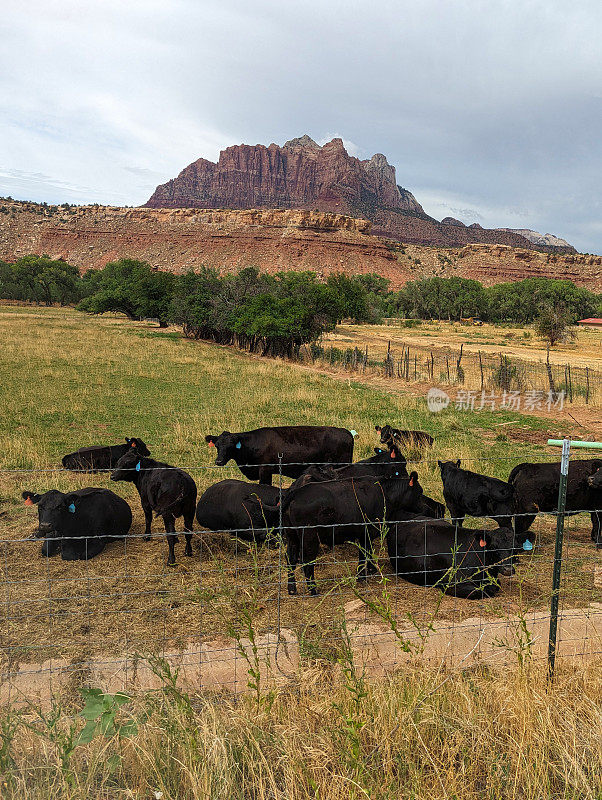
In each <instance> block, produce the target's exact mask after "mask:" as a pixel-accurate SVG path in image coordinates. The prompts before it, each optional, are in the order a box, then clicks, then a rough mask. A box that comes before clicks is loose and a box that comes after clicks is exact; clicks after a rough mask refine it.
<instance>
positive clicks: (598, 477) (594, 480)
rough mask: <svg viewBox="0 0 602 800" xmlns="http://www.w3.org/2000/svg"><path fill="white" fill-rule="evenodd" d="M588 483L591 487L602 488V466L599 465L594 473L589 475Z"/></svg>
mask: <svg viewBox="0 0 602 800" xmlns="http://www.w3.org/2000/svg"><path fill="white" fill-rule="evenodd" d="M587 485H588V486H589V487H590V488H591V489H602V467H598V469H597V470H596V471H595V472H594V474H593V475H590V476H589V478H588V479H587Z"/></svg>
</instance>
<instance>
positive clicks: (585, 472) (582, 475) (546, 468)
mask: <svg viewBox="0 0 602 800" xmlns="http://www.w3.org/2000/svg"><path fill="white" fill-rule="evenodd" d="M601 470H602V459H599V458H587V459H581V460H578V461H569V474H568V481H567V491H566V509H567V512H577V511H589V512H590V513H591V520H592V540H593V541H594V542H595V543H596V546H597V547H598V548H601V549H602V535H601V523H602V486H601V484H602V473H601ZM590 479H591V480H590ZM508 483H510V484H511V485H512V486H513V487H514V491H515V495H516V512H517V515H518V516H517V517H516V524H515V530H516V538H517V540H518V541H520V539H521V538H524V535H525V534H526V532H527V531H528V530H529V528H530V527H531V525H532V524H533V520H534V519H535V516H536V514H537V511H556V509H557V508H558V488H559V483H560V462H559V461H556V462H553V463H546V464H530V463H525V464H519V465H518V466H517V467H514V469H513V470H512V472H511V473H510V475H509V477H508Z"/></svg>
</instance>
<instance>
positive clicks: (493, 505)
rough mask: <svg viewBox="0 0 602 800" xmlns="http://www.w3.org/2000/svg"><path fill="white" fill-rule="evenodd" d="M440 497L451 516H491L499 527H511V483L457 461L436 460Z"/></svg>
mask: <svg viewBox="0 0 602 800" xmlns="http://www.w3.org/2000/svg"><path fill="white" fill-rule="evenodd" d="M437 463H438V464H439V469H440V470H441V480H442V481H443V497H444V499H445V503H446V505H447V507H448V508H449V513H450V514H451V517H452V520H454V521H455V522H457V524H458V525H462V524H463V523H464V517H465V516H466V515H467V514H468V515H469V516H471V517H492V519H494V520H495V521H496V522H497V523H498V525H499V526H500V527H506V528H507V527H511V525H512V517H513V515H514V512H515V497H514V487H512V486H510V484H508V483H506V482H505V481H501V480H499V479H498V478H490V477H488V476H487V475H479V474H478V473H477V472H470V471H469V470H467V469H461V468H460V461H459V460H458V461H455V462H454V461H445V462H443V461H438V462H437Z"/></svg>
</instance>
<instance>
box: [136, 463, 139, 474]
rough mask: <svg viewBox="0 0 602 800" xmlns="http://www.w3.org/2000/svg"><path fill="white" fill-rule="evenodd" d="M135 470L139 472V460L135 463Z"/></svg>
mask: <svg viewBox="0 0 602 800" xmlns="http://www.w3.org/2000/svg"><path fill="white" fill-rule="evenodd" d="M136 472H140V462H138V463H137V464H136Z"/></svg>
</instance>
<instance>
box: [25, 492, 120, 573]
mask: <svg viewBox="0 0 602 800" xmlns="http://www.w3.org/2000/svg"><path fill="white" fill-rule="evenodd" d="M23 499H24V500H25V505H26V506H31V505H34V503H35V504H36V505H37V506H38V521H39V522H38V530H37V531H36V534H35V535H36V536H37V537H39V538H43V537H45V539H46V541H45V542H44V544H43V545H42V555H43V556H53V555H55V553H58V552H59V551H60V553H61V557H62V558H63V560H64V561H79V560H82V559H88V558H93V557H94V556H96V555H98V554H99V553H101V552H102V551H103V550H104V548H105V545H106V544H108V543H109V542H111V541H112V540H113V539H123V537H124V536H126V534H127V532H128V531H129V529H130V526H131V524H132V511H131V509H130V507H129V505H128V504H127V503H126V501H125V500H124V499H123V498H121V497H118V496H117V495H116V494H115V493H114V492H111V491H110V490H109V489H93V488H88V489H77V490H76V491H74V492H68V493H67V494H64V493H63V492H59V491H58V490H56V489H51V490H50V491H49V492H46V493H45V494H36V493H35V492H28V491H27V492H23Z"/></svg>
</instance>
